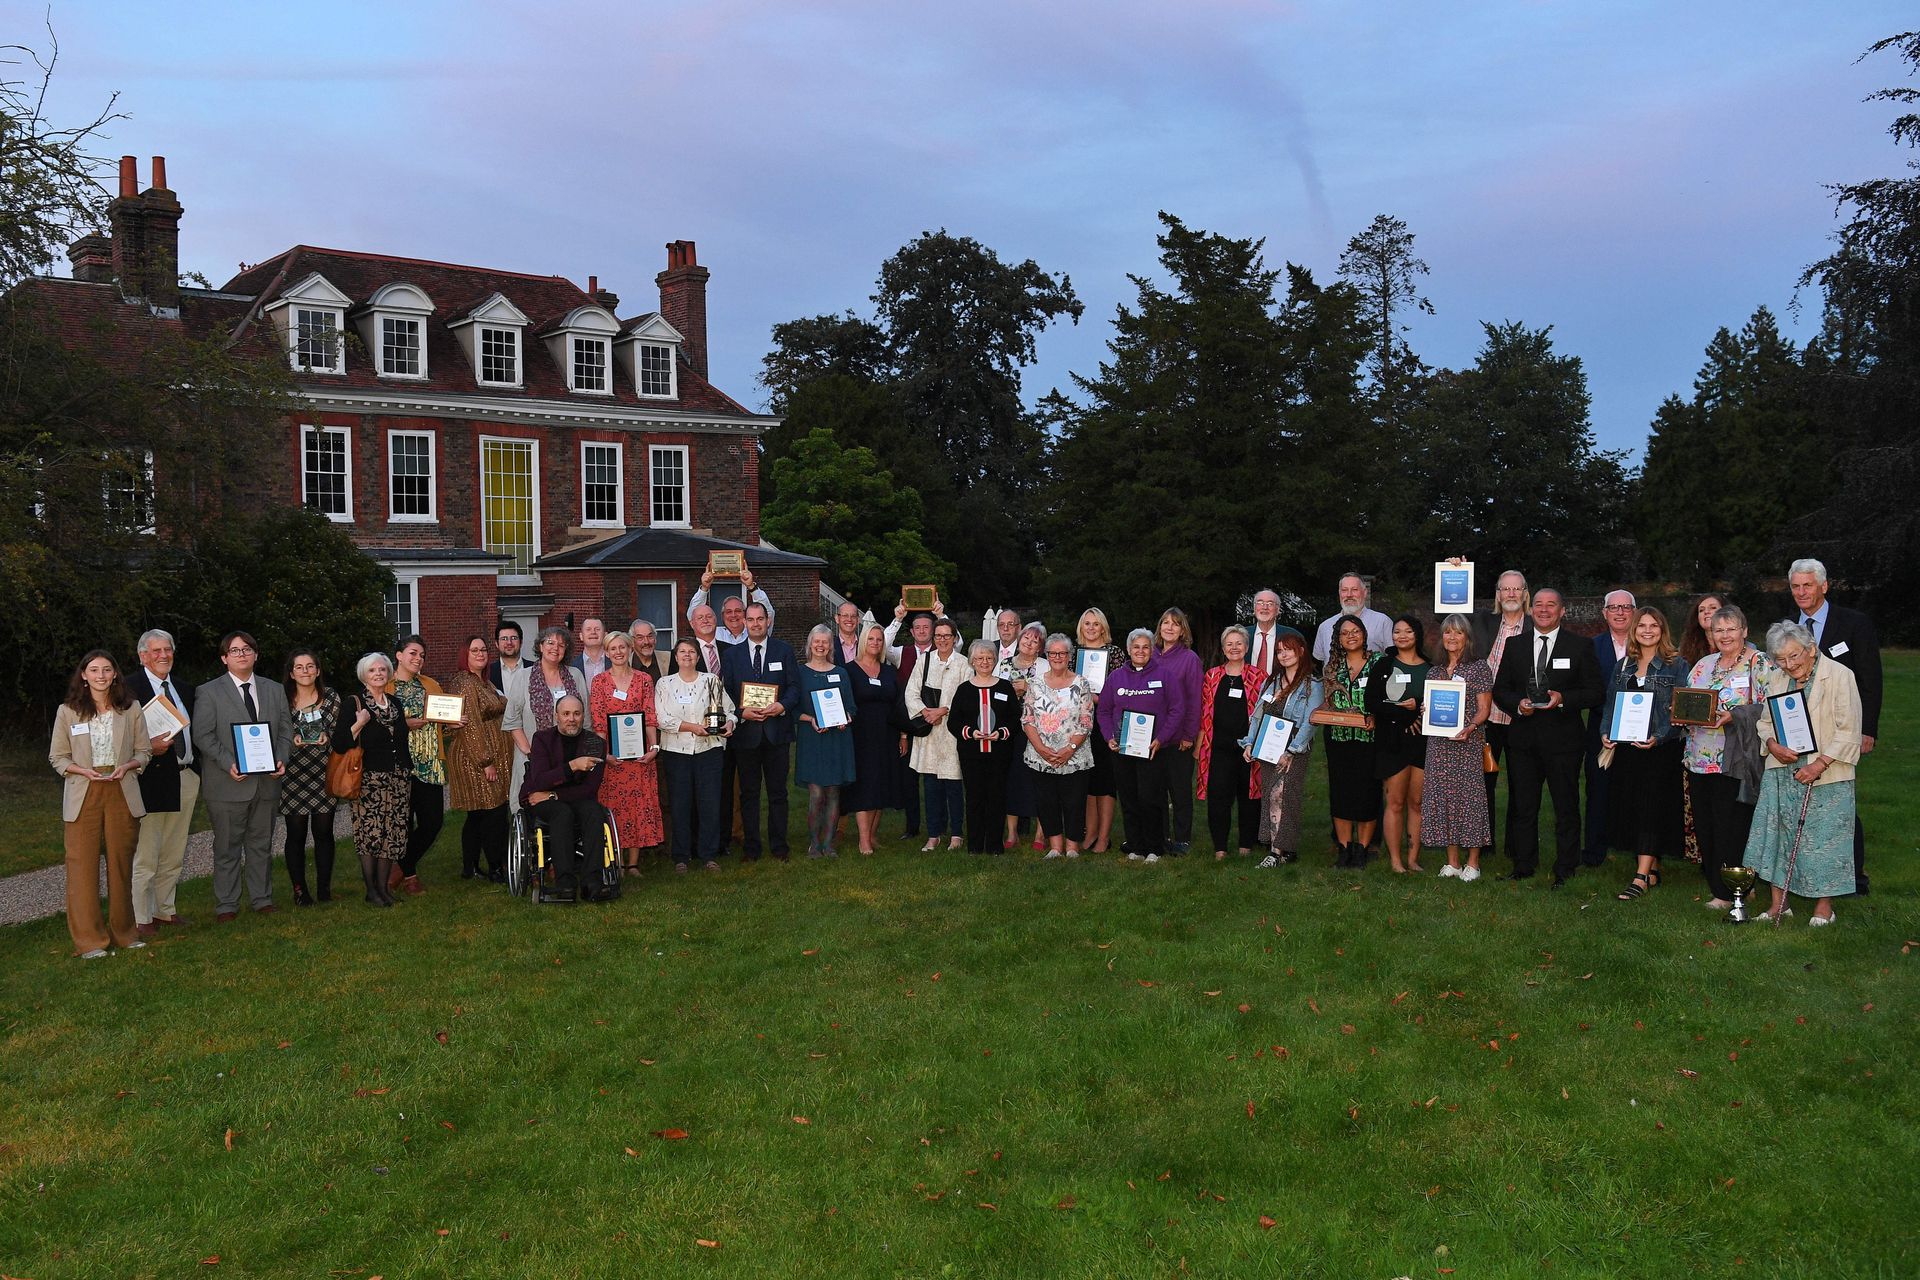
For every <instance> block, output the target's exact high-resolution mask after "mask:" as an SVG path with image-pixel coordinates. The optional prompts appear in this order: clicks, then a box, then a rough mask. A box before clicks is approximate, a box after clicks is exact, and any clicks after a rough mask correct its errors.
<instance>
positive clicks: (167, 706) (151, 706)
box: [141, 693, 187, 738]
mask: <svg viewBox="0 0 1920 1280" xmlns="http://www.w3.org/2000/svg"><path fill="white" fill-rule="evenodd" d="M141 714H142V715H143V716H144V718H145V719H146V722H147V736H148V737H149V738H164V737H167V736H169V735H171V734H176V733H178V732H180V731H181V730H182V729H184V728H186V727H187V718H186V717H185V716H183V715H181V714H180V708H178V707H176V706H174V705H173V703H171V702H169V701H167V696H166V695H165V694H163V693H156V694H154V695H153V701H152V702H149V703H148V704H147V705H146V706H145V707H144V708H143V709H142V712H141Z"/></svg>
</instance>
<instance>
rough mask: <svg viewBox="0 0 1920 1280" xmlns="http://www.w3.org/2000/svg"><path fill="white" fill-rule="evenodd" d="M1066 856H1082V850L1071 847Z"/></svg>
mask: <svg viewBox="0 0 1920 1280" xmlns="http://www.w3.org/2000/svg"><path fill="white" fill-rule="evenodd" d="M1066 856H1067V857H1069V858H1077V857H1079V856H1080V851H1079V850H1078V849H1069V850H1067V854H1066Z"/></svg>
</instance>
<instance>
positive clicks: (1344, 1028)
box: [1340, 1022, 1353, 1036]
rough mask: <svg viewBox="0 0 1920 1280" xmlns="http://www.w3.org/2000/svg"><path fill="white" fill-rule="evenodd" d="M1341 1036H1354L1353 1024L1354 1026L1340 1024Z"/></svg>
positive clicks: (1344, 1023) (1346, 1023)
mask: <svg viewBox="0 0 1920 1280" xmlns="http://www.w3.org/2000/svg"><path fill="white" fill-rule="evenodd" d="M1340 1034H1341V1035H1343V1036H1350V1035H1352V1034H1353V1024H1352V1023H1351V1022H1343V1023H1341V1024H1340Z"/></svg>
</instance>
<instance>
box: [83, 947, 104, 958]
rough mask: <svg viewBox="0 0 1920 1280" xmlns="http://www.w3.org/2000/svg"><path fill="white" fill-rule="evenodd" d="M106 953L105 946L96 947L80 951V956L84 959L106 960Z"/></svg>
mask: <svg viewBox="0 0 1920 1280" xmlns="http://www.w3.org/2000/svg"><path fill="white" fill-rule="evenodd" d="M106 955H107V953H106V950H105V949H104V948H101V947H95V948H94V949H93V950H91V951H82V952H81V953H80V958H81V959H82V960H104V959H105V958H106Z"/></svg>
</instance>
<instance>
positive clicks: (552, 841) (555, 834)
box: [520, 693, 607, 902]
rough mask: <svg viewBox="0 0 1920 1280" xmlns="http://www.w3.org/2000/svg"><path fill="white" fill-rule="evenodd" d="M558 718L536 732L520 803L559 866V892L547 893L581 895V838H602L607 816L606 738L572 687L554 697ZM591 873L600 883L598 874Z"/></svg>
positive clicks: (556, 878) (571, 897)
mask: <svg viewBox="0 0 1920 1280" xmlns="http://www.w3.org/2000/svg"><path fill="white" fill-rule="evenodd" d="M553 721H554V724H553V728H551V729H542V730H540V731H539V732H538V733H535V734H534V735H533V741H532V742H531V743H530V744H529V746H530V750H529V751H528V753H527V768H526V775H525V780H524V781H523V782H522V783H521V784H520V806H521V808H522V809H524V810H525V811H526V812H527V814H528V815H530V816H531V818H532V820H533V821H534V822H536V823H538V824H539V825H540V826H542V827H544V828H545V829H546V833H547V835H546V849H547V859H548V861H549V862H550V863H551V864H552V866H553V869H554V892H552V893H549V894H548V895H547V899H548V900H549V901H556V900H557V901H562V902H566V901H577V900H578V898H579V897H580V890H581V885H582V876H581V874H580V864H581V861H582V857H581V851H580V845H581V842H582V841H583V840H588V841H591V840H594V839H597V838H599V837H600V834H601V832H602V830H603V824H604V823H605V821H606V811H605V810H604V809H602V808H601V807H600V800H599V796H600V778H601V776H602V774H604V773H605V769H604V768H603V767H602V766H603V765H604V764H605V762H606V757H607V744H606V743H604V742H602V741H601V740H600V737H599V735H598V734H596V733H594V732H593V731H592V730H590V729H587V728H585V727H584V725H585V721H586V707H585V706H584V705H582V703H581V701H580V699H579V698H576V697H575V696H573V695H572V694H570V693H569V694H563V695H561V696H560V698H558V699H557V700H556V701H555V702H554V704H553ZM588 879H589V880H592V881H593V883H594V884H595V885H596V886H597V878H594V877H588ZM535 891H536V892H538V891H539V889H538V886H536V889H535Z"/></svg>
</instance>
